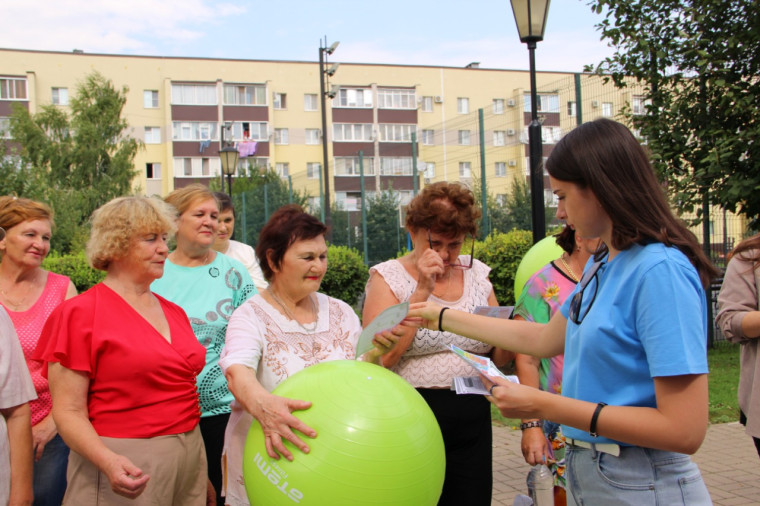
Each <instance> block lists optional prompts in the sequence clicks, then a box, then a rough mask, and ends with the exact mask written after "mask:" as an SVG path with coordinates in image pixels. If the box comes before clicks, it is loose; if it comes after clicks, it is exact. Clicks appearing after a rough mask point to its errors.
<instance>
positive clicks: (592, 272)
mask: <svg viewBox="0 0 760 506" xmlns="http://www.w3.org/2000/svg"><path fill="white" fill-rule="evenodd" d="M602 265H604V262H602V261H599V262H594V263H593V264H592V265H591V267H590V268H589V270H587V271H586V272H585V273H583V277H582V278H581V281H580V283H579V284H580V290H579V291H578V292H576V293H575V295H573V299H572V300H571V301H570V312H569V316H570V320H572V322H573V323H575V324H576V325H580V324H581V322H582V321H583V319H584V318H585V317H586V315H587V314H588V312H589V310H590V309H591V306H592V305H593V304H594V300H596V292H597V290H598V289H599V280H598V279H597V281H596V283H594V295H593V296H592V297H591V301H590V302H589V303H588V305H587V306H586V312H584V313H583V314H581V306H582V303H583V293H584V292H585V291H586V288H587V287H588V284H589V283H591V280H592V279H594V278H595V277H596V275H597V273H598V272H599V269H600V268H601V267H602Z"/></svg>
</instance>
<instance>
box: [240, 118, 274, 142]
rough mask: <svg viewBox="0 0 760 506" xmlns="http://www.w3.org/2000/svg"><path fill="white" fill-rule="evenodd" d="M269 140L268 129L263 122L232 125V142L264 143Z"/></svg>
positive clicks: (242, 122)
mask: <svg viewBox="0 0 760 506" xmlns="http://www.w3.org/2000/svg"><path fill="white" fill-rule="evenodd" d="M268 139H269V127H268V126H267V123H266V122H265V121H257V122H248V121H236V122H234V123H233V124H232V140H235V141H266V140H268Z"/></svg>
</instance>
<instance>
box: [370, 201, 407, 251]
mask: <svg viewBox="0 0 760 506" xmlns="http://www.w3.org/2000/svg"><path fill="white" fill-rule="evenodd" d="M366 200H367V203H366V205H367V250H368V251H367V253H368V255H369V264H370V265H374V264H377V263H379V262H383V261H385V260H388V259H390V258H395V257H396V255H397V253H398V251H399V250H400V249H401V246H402V244H401V242H402V241H403V239H404V236H405V232H404V231H403V230H402V229H401V228H400V227H399V211H398V210H399V195H398V192H395V191H394V190H393V188H388V189H387V190H383V191H381V192H379V193H376V194H374V195H373V196H371V197H368V198H367V199H366Z"/></svg>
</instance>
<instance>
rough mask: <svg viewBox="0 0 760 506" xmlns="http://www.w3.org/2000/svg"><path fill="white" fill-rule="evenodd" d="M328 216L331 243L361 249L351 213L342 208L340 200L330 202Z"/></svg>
mask: <svg viewBox="0 0 760 506" xmlns="http://www.w3.org/2000/svg"><path fill="white" fill-rule="evenodd" d="M354 214H357V213H354ZM330 217H331V220H332V243H331V244H334V245H336V246H347V247H349V248H356V249H361V246H360V245H359V236H358V234H357V230H356V226H355V223H354V220H352V219H351V213H350V212H349V211H346V210H345V209H343V206H342V205H341V203H340V202H333V203H332V204H330Z"/></svg>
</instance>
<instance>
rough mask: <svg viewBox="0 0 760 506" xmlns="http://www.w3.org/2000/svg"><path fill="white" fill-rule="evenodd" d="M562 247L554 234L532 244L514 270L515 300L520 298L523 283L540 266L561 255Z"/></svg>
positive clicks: (539, 268)
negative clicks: (515, 270)
mask: <svg viewBox="0 0 760 506" xmlns="http://www.w3.org/2000/svg"><path fill="white" fill-rule="evenodd" d="M562 253H563V251H562V248H560V247H559V246H558V245H557V240H556V239H555V238H554V236H549V237H544V238H543V239H541V240H540V241H538V242H537V243H536V244H534V245H533V246H532V247H531V248H530V249H529V250H528V252H527V253H525V256H524V257H523V258H522V260H521V261H520V265H518V266H517V272H515V302H517V300H519V299H520V294H521V293H522V290H523V287H524V286H525V283H527V282H528V280H529V279H530V277H531V276H532V275H534V274H535V273H537V272H538V271H539V270H541V268H542V267H543V266H544V265H546V264H548V263H549V262H551V261H552V260H556V259H558V258H559V257H560V256H562Z"/></svg>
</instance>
